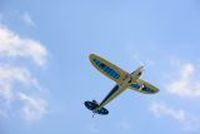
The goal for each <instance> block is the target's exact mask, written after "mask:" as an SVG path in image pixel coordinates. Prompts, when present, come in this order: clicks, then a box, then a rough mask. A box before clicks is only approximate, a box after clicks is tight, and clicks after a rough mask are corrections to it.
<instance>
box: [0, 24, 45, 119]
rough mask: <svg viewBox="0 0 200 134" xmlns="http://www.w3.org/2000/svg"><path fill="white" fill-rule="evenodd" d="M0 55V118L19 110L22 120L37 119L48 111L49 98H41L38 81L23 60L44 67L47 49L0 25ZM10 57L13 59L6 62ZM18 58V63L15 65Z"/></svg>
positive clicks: (9, 115) (10, 115) (9, 116)
mask: <svg viewBox="0 0 200 134" xmlns="http://www.w3.org/2000/svg"><path fill="white" fill-rule="evenodd" d="M0 58H1V61H0V107H1V111H0V115H1V117H5V116H6V117H8V118H11V117H13V116H12V115H13V113H17V111H20V112H21V115H23V116H22V117H23V118H24V119H25V120H27V121H31V122H33V121H38V120H39V119H41V118H42V117H43V116H44V115H45V114H46V113H47V107H48V101H47V100H46V99H45V98H44V97H41V86H40V83H39V81H38V79H37V78H36V77H34V75H33V73H32V72H31V68H29V67H28V66H27V65H26V64H25V63H26V62H25V63H23V60H24V59H27V60H30V61H33V63H34V65H37V66H38V67H44V66H45V65H46V62H47V49H46V48H45V47H44V46H43V44H41V43H39V42H38V41H35V40H33V39H30V38H22V37H20V36H19V35H18V34H16V33H15V32H13V31H11V30H10V29H8V28H7V27H5V26H2V25H1V24H0ZM10 60H14V61H16V62H13V63H12V64H11V63H8V61H10ZM19 61H20V62H21V65H20V66H18V65H17V64H16V63H17V62H19ZM22 63H23V64H22ZM32 67H33V66H32ZM38 89H40V90H38ZM33 94H34V96H33ZM16 104H22V105H21V107H19V106H16Z"/></svg>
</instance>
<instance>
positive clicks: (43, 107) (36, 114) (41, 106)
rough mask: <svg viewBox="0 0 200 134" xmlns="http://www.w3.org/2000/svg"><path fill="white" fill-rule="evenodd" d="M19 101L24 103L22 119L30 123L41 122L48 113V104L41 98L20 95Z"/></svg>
mask: <svg viewBox="0 0 200 134" xmlns="http://www.w3.org/2000/svg"><path fill="white" fill-rule="evenodd" d="M18 96H19V99H20V100H21V101H22V102H23V103H24V106H23V109H22V117H23V118H25V119H26V120H28V121H35V120H39V119H41V118H42V117H43V115H44V114H46V113H47V102H46V100H44V99H42V98H40V97H33V96H28V95H26V94H24V93H22V92H20V93H18Z"/></svg>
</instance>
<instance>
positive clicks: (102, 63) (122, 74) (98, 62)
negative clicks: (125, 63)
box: [89, 54, 128, 83]
mask: <svg viewBox="0 0 200 134" xmlns="http://www.w3.org/2000/svg"><path fill="white" fill-rule="evenodd" d="M89 58H90V62H91V63H92V65H93V66H94V67H95V68H96V69H97V70H99V71H100V72H101V73H103V74H104V75H105V76H107V77H108V78H110V79H112V80H114V81H115V82H117V83H121V82H122V81H123V79H124V78H126V76H127V75H128V73H127V72H126V71H124V70H122V69H121V68H119V67H117V66H116V65H114V64H112V63H110V62H108V61H107V60H105V59H103V58H101V57H99V56H97V55H95V54H91V55H90V57H89Z"/></svg>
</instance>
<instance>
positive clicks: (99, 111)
mask: <svg viewBox="0 0 200 134" xmlns="http://www.w3.org/2000/svg"><path fill="white" fill-rule="evenodd" d="M84 104H85V106H86V107H87V109H89V110H91V111H92V112H93V113H94V114H96V113H97V114H101V115H107V114H108V113H109V111H108V110H107V109H105V108H104V107H102V108H100V109H98V107H99V104H98V103H97V102H96V101H95V100H93V101H85V103H84Z"/></svg>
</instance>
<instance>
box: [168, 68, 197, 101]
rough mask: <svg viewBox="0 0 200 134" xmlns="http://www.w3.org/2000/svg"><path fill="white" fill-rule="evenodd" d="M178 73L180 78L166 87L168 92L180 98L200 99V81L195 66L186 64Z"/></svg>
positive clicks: (174, 79)
mask: <svg viewBox="0 0 200 134" xmlns="http://www.w3.org/2000/svg"><path fill="white" fill-rule="evenodd" d="M179 70H180V71H178V73H179V78H171V79H172V80H173V81H172V82H171V83H169V84H168V85H166V89H167V91H169V92H170V93H172V94H175V95H178V96H185V97H200V80H198V72H197V69H196V68H195V66H194V65H193V64H184V65H182V66H181V68H180V69H179Z"/></svg>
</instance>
